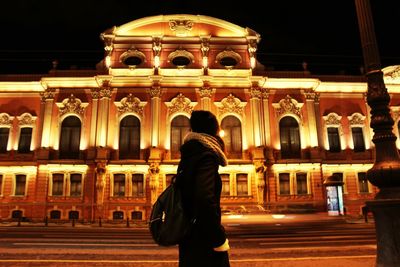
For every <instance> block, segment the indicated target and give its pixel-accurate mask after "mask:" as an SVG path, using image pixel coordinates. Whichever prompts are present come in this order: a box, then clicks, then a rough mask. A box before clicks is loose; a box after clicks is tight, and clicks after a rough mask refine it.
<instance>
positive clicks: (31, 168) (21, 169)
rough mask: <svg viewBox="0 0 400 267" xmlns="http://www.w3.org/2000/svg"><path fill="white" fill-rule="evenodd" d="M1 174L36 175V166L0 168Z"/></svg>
mask: <svg viewBox="0 0 400 267" xmlns="http://www.w3.org/2000/svg"><path fill="white" fill-rule="evenodd" d="M0 173H12V174H18V173H26V174H36V173H37V167H36V166H0Z"/></svg>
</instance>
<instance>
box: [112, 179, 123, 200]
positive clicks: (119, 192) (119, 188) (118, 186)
mask: <svg viewBox="0 0 400 267" xmlns="http://www.w3.org/2000/svg"><path fill="white" fill-rule="evenodd" d="M114 196H115V197H117V196H125V174H114Z"/></svg>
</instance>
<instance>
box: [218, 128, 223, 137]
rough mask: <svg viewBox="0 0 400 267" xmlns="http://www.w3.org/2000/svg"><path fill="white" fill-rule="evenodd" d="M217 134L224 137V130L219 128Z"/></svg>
mask: <svg viewBox="0 0 400 267" xmlns="http://www.w3.org/2000/svg"><path fill="white" fill-rule="evenodd" d="M218 135H219V136H220V137H224V136H225V131H224V130H222V129H221V130H220V131H219V133H218Z"/></svg>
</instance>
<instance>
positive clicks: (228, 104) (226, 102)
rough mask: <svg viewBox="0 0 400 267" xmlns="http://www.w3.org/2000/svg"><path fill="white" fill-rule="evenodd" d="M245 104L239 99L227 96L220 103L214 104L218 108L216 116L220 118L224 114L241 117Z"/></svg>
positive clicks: (230, 95)
mask: <svg viewBox="0 0 400 267" xmlns="http://www.w3.org/2000/svg"><path fill="white" fill-rule="evenodd" d="M246 104H247V102H242V101H240V99H239V98H237V97H235V96H234V95H232V94H229V95H228V96H227V97H225V98H224V99H222V100H221V102H215V105H216V106H217V107H218V114H219V115H220V116H222V115H224V114H226V113H235V114H238V115H240V116H243V113H244V107H245V106H246Z"/></svg>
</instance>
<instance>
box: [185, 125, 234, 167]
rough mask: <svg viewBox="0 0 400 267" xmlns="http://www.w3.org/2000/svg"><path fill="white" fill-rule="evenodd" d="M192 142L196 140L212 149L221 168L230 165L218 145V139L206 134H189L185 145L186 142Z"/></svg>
mask: <svg viewBox="0 0 400 267" xmlns="http://www.w3.org/2000/svg"><path fill="white" fill-rule="evenodd" d="M190 140H196V141H198V142H200V143H201V144H202V145H203V146H205V147H206V148H209V149H211V150H212V151H213V152H214V153H215V154H216V155H217V157H218V161H219V162H218V163H219V164H220V165H221V166H226V165H228V159H227V158H226V156H225V153H224V152H223V151H222V149H221V145H220V144H219V143H218V141H217V139H216V138H215V137H213V136H211V135H209V134H205V133H195V132H189V133H188V134H187V135H186V136H185V139H184V140H183V143H184V144H185V143H186V142H188V141H190Z"/></svg>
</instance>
